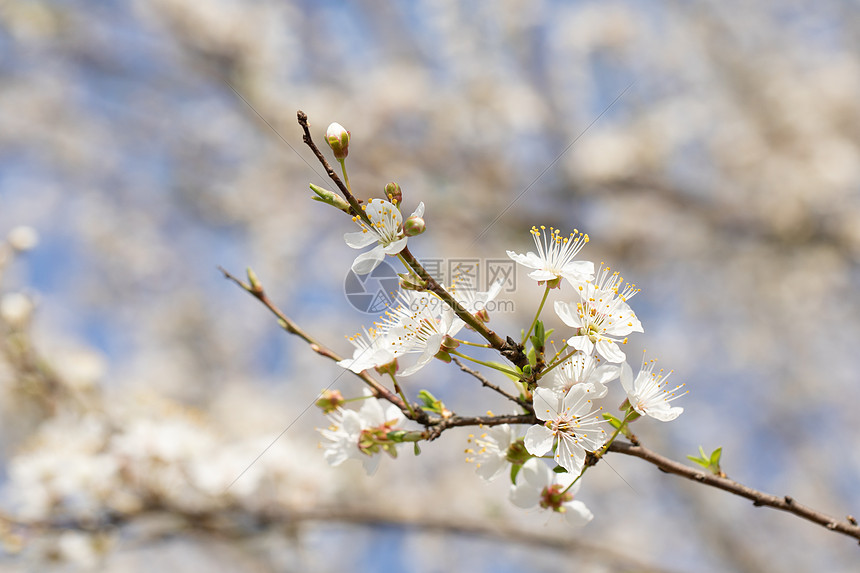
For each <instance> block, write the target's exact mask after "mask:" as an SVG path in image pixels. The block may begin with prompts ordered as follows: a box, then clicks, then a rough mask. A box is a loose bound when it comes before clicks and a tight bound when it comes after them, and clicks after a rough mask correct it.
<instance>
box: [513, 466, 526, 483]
mask: <svg viewBox="0 0 860 573" xmlns="http://www.w3.org/2000/svg"><path fill="white" fill-rule="evenodd" d="M522 467H523V466H521V465H520V464H511V483H512V484H514V485H517V474H518V473H520V468H522Z"/></svg>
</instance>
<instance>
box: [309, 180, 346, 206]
mask: <svg viewBox="0 0 860 573" xmlns="http://www.w3.org/2000/svg"><path fill="white" fill-rule="evenodd" d="M310 187H311V191H313V192H314V193H316V194H317V196H316V197H311V199H313V200H314V201H319V202H320V203H327V204H329V205H331V206H332V207H337V208H338V209H340V210H341V211H343V212H344V213H349V208H350V207H349V203H348V202H347V200H346V199H344V198H343V197H341V196H340V195H338V194H337V193H335V192H334V191H329V190H328V189H325V188H324V187H320V186H319V185H314V184H313V183H311V184H310Z"/></svg>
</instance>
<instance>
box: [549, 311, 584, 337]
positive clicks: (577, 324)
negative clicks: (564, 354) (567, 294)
mask: <svg viewBox="0 0 860 573" xmlns="http://www.w3.org/2000/svg"><path fill="white" fill-rule="evenodd" d="M555 313H556V314H557V315H558V317H559V318H560V319H561V321H562V322H563V323H565V324H566V325H568V326H570V327H573V328H582V321H581V320H580V318H579V313H577V312H576V304H575V303H572V302H561V301H560V300H557V301H555ZM568 344H570V343H569V342H568Z"/></svg>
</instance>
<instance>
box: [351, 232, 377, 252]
mask: <svg viewBox="0 0 860 573" xmlns="http://www.w3.org/2000/svg"><path fill="white" fill-rule="evenodd" d="M343 240H344V241H346V244H347V245H349V246H350V247H352V248H353V249H363V248H364V247H366V246H368V245H371V244H373V243H375V242H376V241H378V240H379V235H377V234H376V233H374V232H373V231H356V232H354V233H344V234H343Z"/></svg>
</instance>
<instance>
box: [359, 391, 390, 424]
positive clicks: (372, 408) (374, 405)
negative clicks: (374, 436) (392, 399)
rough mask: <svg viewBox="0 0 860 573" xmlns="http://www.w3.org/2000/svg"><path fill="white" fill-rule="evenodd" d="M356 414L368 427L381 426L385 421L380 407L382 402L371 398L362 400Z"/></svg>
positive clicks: (383, 412)
mask: <svg viewBox="0 0 860 573" xmlns="http://www.w3.org/2000/svg"><path fill="white" fill-rule="evenodd" d="M358 414H359V416H361V418H362V420H364V422H365V424H367V426H369V427H373V426H381V425H382V424H384V423H385V411H384V410H383V409H382V404H380V403H379V400H375V399H373V398H369V399H367V400H364V404H362V405H361V409H360V410H359V411H358Z"/></svg>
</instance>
